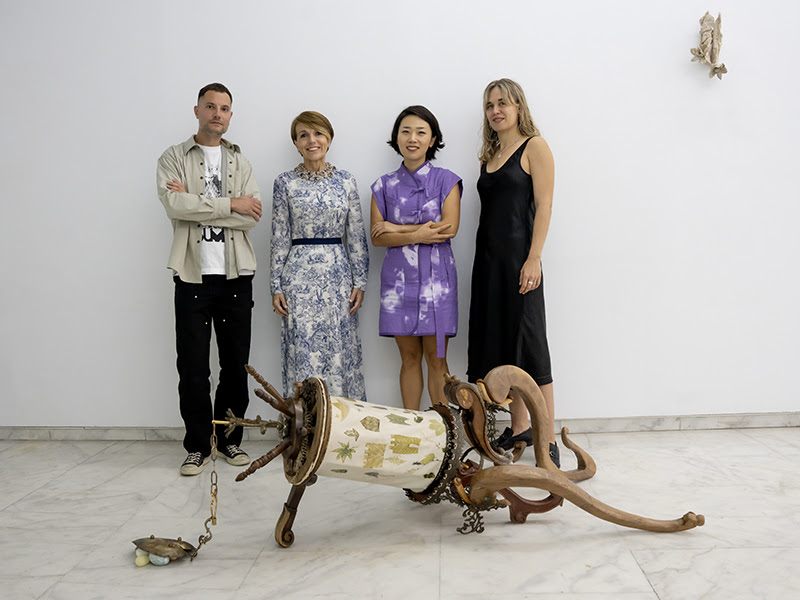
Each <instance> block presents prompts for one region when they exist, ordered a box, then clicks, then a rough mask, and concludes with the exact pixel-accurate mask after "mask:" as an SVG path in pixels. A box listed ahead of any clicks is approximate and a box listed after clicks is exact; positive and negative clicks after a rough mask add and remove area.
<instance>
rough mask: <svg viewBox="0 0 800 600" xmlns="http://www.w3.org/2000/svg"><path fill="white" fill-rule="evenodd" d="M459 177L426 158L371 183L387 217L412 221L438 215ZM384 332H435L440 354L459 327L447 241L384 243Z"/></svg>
mask: <svg viewBox="0 0 800 600" xmlns="http://www.w3.org/2000/svg"><path fill="white" fill-rule="evenodd" d="M456 185H458V189H459V192H461V191H462V188H463V185H462V183H461V178H460V177H459V176H458V175H456V174H455V173H453V172H452V171H448V170H447V169H441V168H439V167H434V166H433V165H432V164H431V163H430V162H426V163H425V164H423V165H422V166H421V167H420V168H419V169H417V170H416V171H415V172H414V173H411V172H410V171H409V170H408V169H406V168H405V166H404V165H402V164H401V165H400V168H399V169H397V171H394V172H392V173H387V174H386V175H383V176H382V177H381V178H380V179H378V180H377V181H376V182H375V183H373V184H372V195H373V196H374V197H375V202H376V204H377V205H378V210H379V211H380V213H381V216H382V217H383V219H384V220H385V221H389V222H391V223H397V224H398V225H414V224H422V223H427V222H428V221H434V222H437V221H441V220H442V204H444V200H445V198H447V195H448V194H449V193H450V192H451V191H452V190H453V188H454V187H455V186H456ZM378 329H379V333H380V335H382V336H395V335H418V336H422V335H435V336H436V349H437V355H438V356H440V357H443V356H444V340H445V336H450V337H452V336H455V335H456V333H457V331H458V282H457V280H456V262H455V258H454V257H453V251H452V249H451V248H450V240H447V241H446V242H442V243H440V244H410V245H408V246H396V247H393V248H387V250H386V257H385V258H384V259H383V268H382V269H381V311H380V321H379V326H378Z"/></svg>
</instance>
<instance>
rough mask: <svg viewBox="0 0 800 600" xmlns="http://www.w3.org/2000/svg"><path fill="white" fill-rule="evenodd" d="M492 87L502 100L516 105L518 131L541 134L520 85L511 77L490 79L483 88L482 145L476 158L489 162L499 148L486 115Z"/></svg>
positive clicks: (532, 135)
mask: <svg viewBox="0 0 800 600" xmlns="http://www.w3.org/2000/svg"><path fill="white" fill-rule="evenodd" d="M494 88H498V89H499V90H500V93H501V94H502V96H503V100H505V101H506V102H510V103H511V104H513V105H514V106H516V107H517V111H518V112H519V116H518V117H517V127H519V132H520V133H521V134H522V135H524V136H526V137H535V136H537V135H541V134H540V133H539V129H538V128H537V127H536V125H535V124H534V122H533V117H532V116H531V109H530V108H528V101H527V100H526V99H525V92H523V91H522V86H520V85H519V84H518V83H517V82H516V81H512V80H511V79H496V80H495V81H491V82H489V85H487V86H486V89H485V90H483V145H482V147H481V151H480V153H479V154H478V158H479V159H480V161H481V162H482V163H485V162H489V161H490V160H491V159H492V157H493V156H494V155H495V153H496V152H497V151H498V150H499V149H500V141H499V140H498V138H497V132H496V131H495V130H494V129H492V126H491V125H490V124H489V119H488V118H487V117H486V103H487V102H489V94H491V92H492V90H493V89H494Z"/></svg>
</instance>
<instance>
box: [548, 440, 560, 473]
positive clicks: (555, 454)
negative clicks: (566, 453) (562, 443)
mask: <svg viewBox="0 0 800 600" xmlns="http://www.w3.org/2000/svg"><path fill="white" fill-rule="evenodd" d="M550 460H552V461H553V464H554V465H555V466H557V467H558V468H559V469H560V468H561V453H560V452H559V451H558V444H550Z"/></svg>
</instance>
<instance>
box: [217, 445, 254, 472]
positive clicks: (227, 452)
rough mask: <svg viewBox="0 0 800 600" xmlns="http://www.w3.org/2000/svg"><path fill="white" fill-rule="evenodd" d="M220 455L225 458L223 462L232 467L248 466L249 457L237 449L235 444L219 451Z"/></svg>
mask: <svg viewBox="0 0 800 600" xmlns="http://www.w3.org/2000/svg"><path fill="white" fill-rule="evenodd" d="M220 453H221V454H222V456H224V457H225V460H227V461H228V464H229V465H233V466H234V467H243V466H244V465H249V464H250V457H249V456H247V452H245V451H244V450H242V449H241V448H239V446H237V445H236V444H228V445H227V446H225V448H223V449H222V450H220Z"/></svg>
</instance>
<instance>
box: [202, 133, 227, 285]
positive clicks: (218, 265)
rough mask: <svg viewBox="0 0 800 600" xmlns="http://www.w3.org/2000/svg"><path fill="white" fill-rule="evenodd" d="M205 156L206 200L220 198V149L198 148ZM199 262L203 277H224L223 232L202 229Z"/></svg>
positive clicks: (219, 147)
mask: <svg viewBox="0 0 800 600" xmlns="http://www.w3.org/2000/svg"><path fill="white" fill-rule="evenodd" d="M198 145H199V144H198ZM200 147H201V148H202V149H203V154H205V167H206V192H205V196H206V198H221V197H222V147H221V146H200ZM202 239H203V241H202V243H201V244H200V260H201V265H202V273H203V275H225V230H224V229H223V228H222V227H214V226H212V225H206V226H205V227H203V238H202Z"/></svg>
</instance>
